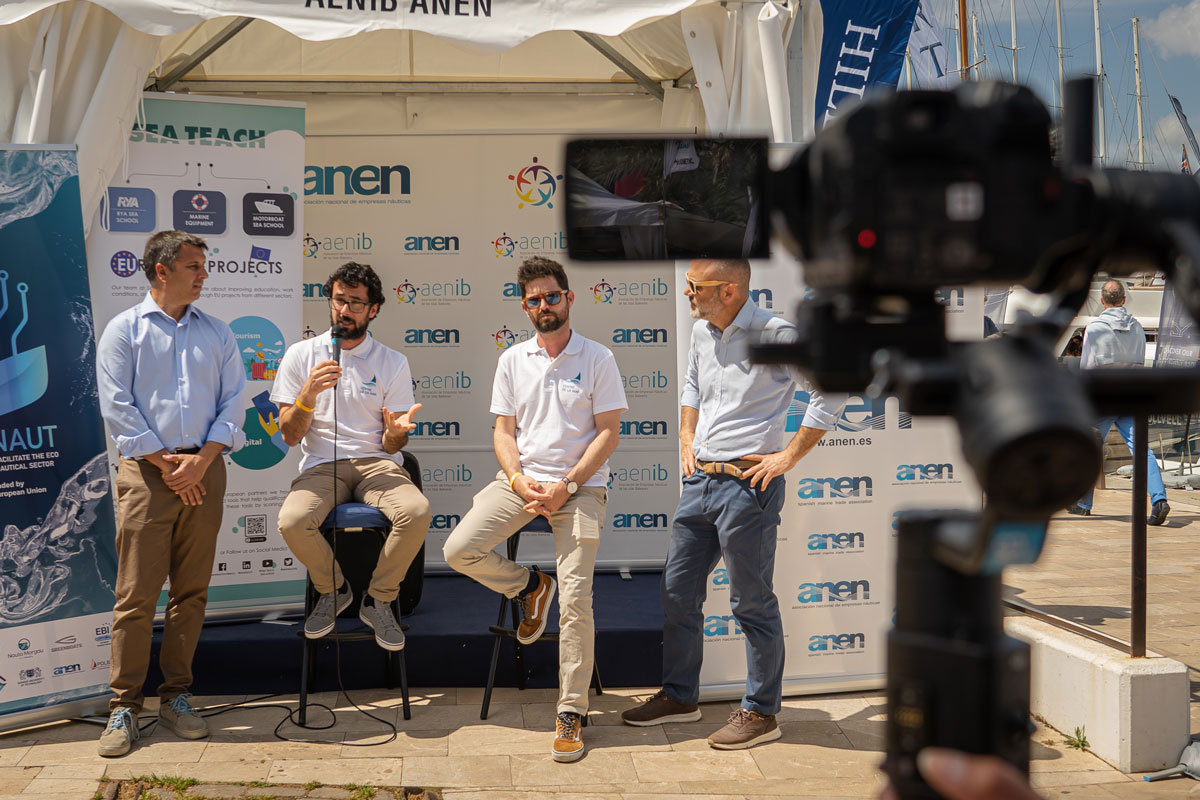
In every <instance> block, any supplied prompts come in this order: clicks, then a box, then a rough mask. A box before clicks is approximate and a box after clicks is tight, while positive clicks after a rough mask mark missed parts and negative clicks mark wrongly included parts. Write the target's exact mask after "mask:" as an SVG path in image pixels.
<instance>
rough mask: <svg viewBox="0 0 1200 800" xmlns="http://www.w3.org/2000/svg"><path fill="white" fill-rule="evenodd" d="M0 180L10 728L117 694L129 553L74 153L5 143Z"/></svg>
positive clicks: (3, 645)
mask: <svg viewBox="0 0 1200 800" xmlns="http://www.w3.org/2000/svg"><path fill="white" fill-rule="evenodd" d="M0 186H2V187H4V191H3V193H0V515H2V518H0V525H2V527H3V532H2V533H0V729H3V728H7V727H14V726H15V725H19V724H22V721H24V722H25V723H28V722H30V721H33V720H34V719H38V718H46V717H54V716H71V715H75V714H80V713H89V712H91V711H95V710H98V709H101V708H104V707H106V706H107V702H106V701H107V696H108V665H109V643H110V638H111V635H110V630H109V625H110V622H111V620H112V608H113V584H114V580H115V576H116V564H117V558H116V547H115V538H114V537H115V526H114V520H113V504H112V493H111V491H110V487H111V484H112V475H111V472H110V469H109V464H108V456H107V454H106V453H105V442H104V426H103V423H102V421H101V418H100V404H99V399H98V396H97V392H96V372H95V369H96V367H95V364H96V353H95V334H94V332H93V326H92V306H91V297H90V293H89V290H88V274H87V257H86V255H85V253H84V245H83V218H82V216H81V212H80V205H79V171H78V167H77V165H76V162H75V153H74V152H73V150H72V149H66V148H61V147H59V148H54V147H40V146H38V147H34V146H25V147H4V148H0ZM68 707H69V708H68Z"/></svg>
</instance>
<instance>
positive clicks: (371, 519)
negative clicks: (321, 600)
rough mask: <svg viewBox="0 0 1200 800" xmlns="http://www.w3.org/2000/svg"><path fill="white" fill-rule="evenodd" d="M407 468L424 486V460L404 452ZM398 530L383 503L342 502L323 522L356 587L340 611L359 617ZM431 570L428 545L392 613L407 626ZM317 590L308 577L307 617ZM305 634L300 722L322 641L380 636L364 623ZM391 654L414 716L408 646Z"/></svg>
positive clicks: (390, 670) (391, 675)
mask: <svg viewBox="0 0 1200 800" xmlns="http://www.w3.org/2000/svg"><path fill="white" fill-rule="evenodd" d="M404 468H405V470H406V471H407V472H408V474H409V476H410V477H411V478H412V481H413V483H414V484H415V485H416V487H417V488H418V489H420V488H421V472H420V466H419V465H418V463H417V460H416V458H414V457H413V456H412V455H411V454H409V453H404ZM391 530H392V521H391V520H390V519H388V518H387V516H386V515H384V513H383V512H382V511H380V510H379V509H378V508H375V507H374V506H371V505H367V504H366V503H354V502H352V503H341V504H339V505H338V506H336V507H335V508H334V509H333V510H332V511H330V512H329V514H328V516H326V517H325V521H324V522H322V523H321V533H322V534H323V535H324V536H325V538H326V539H329V540H330V543H331V544H332V545H334V557H335V558H336V559H337V562H338V564H339V565H340V566H341V568H342V574H343V576H344V577H345V579H346V580H347V581H348V582H349V583H350V587H351V588H352V589H353V591H354V602H353V603H351V604H350V605H349V606H348V607H347V608H346V610H345V611H343V612H342V613H341V614H340V615H339V616H340V617H354V618H355V619H357V617H358V610H359V606H360V605H361V603H362V598H363V596H364V595H365V593H366V591H367V587H369V586H370V584H371V573H372V572H374V570H375V565H376V563H377V562H378V561H379V553H380V551H381V550H382V549H383V545H384V542H385V541H387V537H388V534H389V533H391ZM424 576H425V546H424V545H422V546H421V550H420V551H419V552H418V553H417V555H416V556H415V557H414V558H413V563H412V565H411V566H410V567H409V569H408V572H407V573H405V576H404V581H403V583H402V584H401V586H400V593H399V594H398V595H397V596H396V599H395V600H393V601H392V603H391V606H392V613H393V614H395V615H396V619H398V620H401V623H400V629H401V630H404V631H407V630H408V625H407V624H405V623H404V621H403V620H404V617H405V616H407V615H408V614H410V613H412V610H413V608H415V607H416V605H417V603H418V602H419V601H420V598H421V587H422V584H423V583H424ZM317 597H318V595H317V591H316V589H314V588H313V584H312V580H311V578H309V579H307V580H306V581H305V590H304V618H305V619H307V618H308V615H309V614H311V613H312V609H313V605H314V604H315V603H316V601H317ZM300 637H301V639H302V641H303V642H304V653H303V657H302V660H301V663H300V712H299V714H298V715H297V718H298V719H299V721H300V724H301V725H303V724H305V722H306V720H307V716H308V686H309V681H310V680H311V677H312V674H313V672H314V671H315V670H316V662H317V650H318V647H319V646H320V645H321V643H322V642H327V641H328V642H358V641H371V642H373V641H375V632H374V631H372V630H371V629H370V628H369V627H367V626H366V625H361V624H360V625H359V626H357V627H355V628H351V629H349V630H339V629H337V628H335V629H334V630H333V631H331V632H330V633H328V634H326V635H325V636H322V637H321V638H320V639H309V638H306V637H305V636H304V631H303V629H302V630H301V631H300ZM380 652H382V653H383V657H384V659H385V667H384V668H385V674H386V684H387V688H389V689H394V688H395V686H396V671H397V670H399V672H400V698H401V702H402V704H403V709H404V718H405V719H412V710H411V708H410V707H409V701H408V670H407V666H406V663H405V660H404V651H403V650H399V651H394V652H393V651H389V650H383V649H382V648H380Z"/></svg>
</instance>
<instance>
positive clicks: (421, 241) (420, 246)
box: [404, 236, 458, 253]
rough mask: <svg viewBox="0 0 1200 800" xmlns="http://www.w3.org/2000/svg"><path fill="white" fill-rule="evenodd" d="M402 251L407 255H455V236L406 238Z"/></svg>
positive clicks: (456, 242) (456, 240) (456, 239)
mask: <svg viewBox="0 0 1200 800" xmlns="http://www.w3.org/2000/svg"><path fill="white" fill-rule="evenodd" d="M404 249H405V251H406V252H409V253H457V252H458V237H457V236H407V237H405V239H404Z"/></svg>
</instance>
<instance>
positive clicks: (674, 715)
mask: <svg viewBox="0 0 1200 800" xmlns="http://www.w3.org/2000/svg"><path fill="white" fill-rule="evenodd" d="M698 719H700V706H685V705H684V704H683V703H676V702H675V701H674V700H672V699H671V698H670V697H669V696H668V695H667V690H666V689H659V690H658V693H657V694H655V695H654V696H653V697H651V698H650V699H649V700H647V701H646V702H644V703H642V704H641V705H640V706H635V707H633V708H631V709H629V710H628V711H622V712H621V720H622V721H623V722H624V723H625V724H626V725H636V726H638V727H639V728H646V727H649V726H651V725H662V724H665V723H667V722H695V721H697V720H698Z"/></svg>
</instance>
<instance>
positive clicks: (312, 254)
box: [304, 233, 320, 258]
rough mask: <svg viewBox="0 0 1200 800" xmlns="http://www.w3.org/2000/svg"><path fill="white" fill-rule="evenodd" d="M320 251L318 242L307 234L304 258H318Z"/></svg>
mask: <svg viewBox="0 0 1200 800" xmlns="http://www.w3.org/2000/svg"><path fill="white" fill-rule="evenodd" d="M319 249H320V248H319V247H317V240H316V239H314V238H313V237H312V236H311V235H309V234H307V233H306V234H304V257H305V258H316V257H317V250H319Z"/></svg>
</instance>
